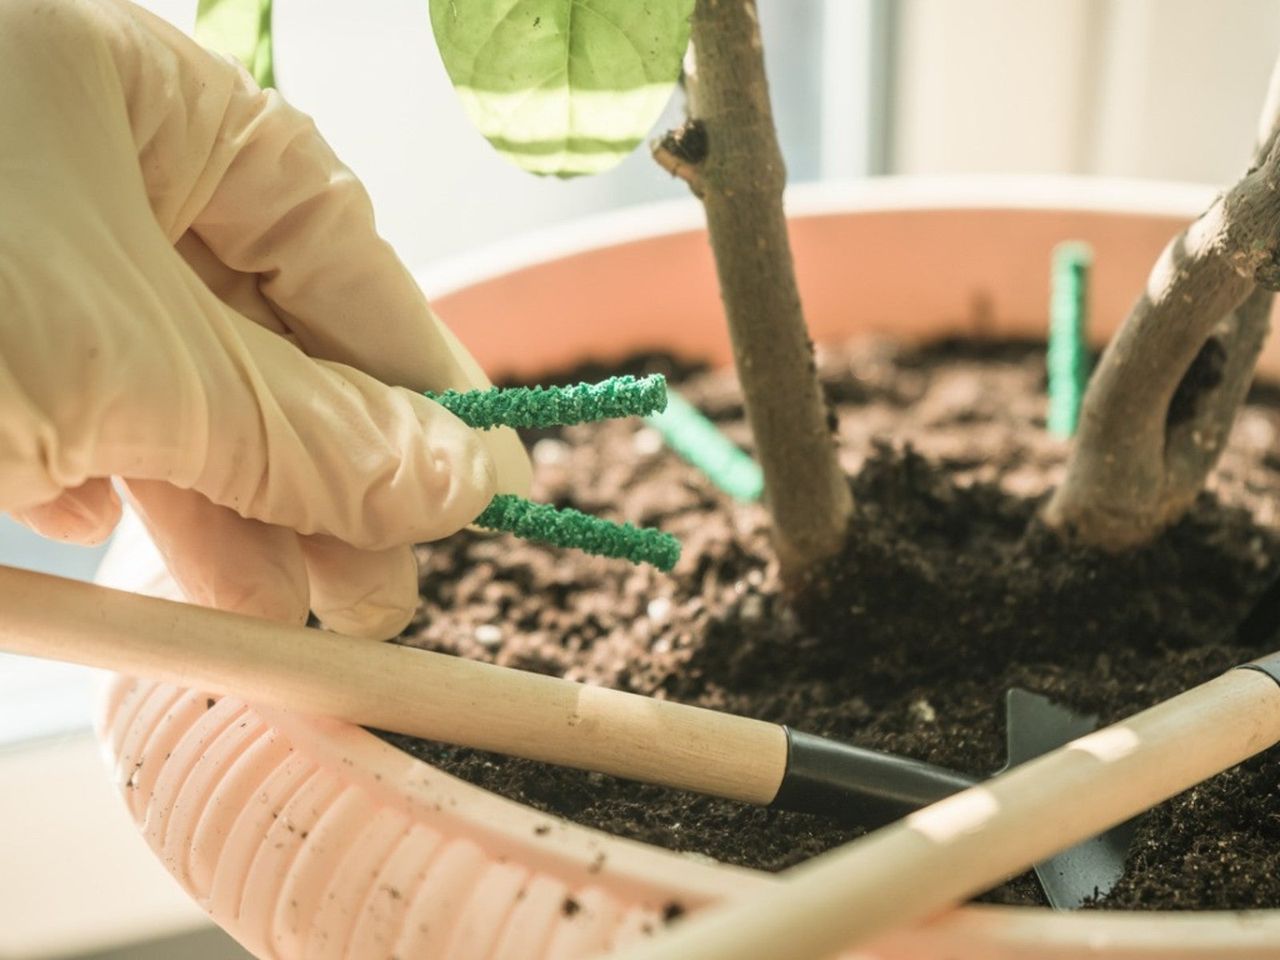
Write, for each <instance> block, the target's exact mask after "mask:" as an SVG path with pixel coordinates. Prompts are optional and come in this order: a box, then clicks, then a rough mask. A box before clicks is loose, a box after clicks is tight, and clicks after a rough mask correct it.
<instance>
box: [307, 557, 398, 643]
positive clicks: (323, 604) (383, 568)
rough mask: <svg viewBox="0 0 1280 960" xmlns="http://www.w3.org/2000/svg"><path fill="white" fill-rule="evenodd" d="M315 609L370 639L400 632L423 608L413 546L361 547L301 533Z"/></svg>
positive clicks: (331, 623)
mask: <svg viewBox="0 0 1280 960" xmlns="http://www.w3.org/2000/svg"><path fill="white" fill-rule="evenodd" d="M300 543H301V545H302V556H303V559H304V560H305V561H306V565H307V575H308V577H309V578H310V580H311V609H312V611H313V612H314V613H315V615H316V616H317V617H319V618H320V621H321V623H323V624H324V625H325V626H326V627H328V628H330V629H331V630H336V631H338V632H339V633H345V634H348V635H349V636H353V637H367V638H369V639H370V640H389V639H391V638H392V637H395V636H398V635H399V634H400V632H401V631H402V630H404V628H405V627H406V626H408V625H409V621H410V620H412V619H413V614H414V611H415V610H416V609H417V607H418V563H417V561H416V560H415V559H414V556H413V548H412V547H408V546H405V547H389V548H388V549H386V550H359V549H357V548H355V547H353V546H351V545H350V544H347V543H343V542H342V541H341V540H337V539H335V538H333V537H324V536H314V537H301V538H300Z"/></svg>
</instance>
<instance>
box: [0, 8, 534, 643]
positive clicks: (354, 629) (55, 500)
mask: <svg viewBox="0 0 1280 960" xmlns="http://www.w3.org/2000/svg"><path fill="white" fill-rule="evenodd" d="M386 384H395V385H397V387H394V388H393V387H389V386H386ZM487 385H488V384H487V381H486V380H485V378H484V376H483V374H482V373H481V372H480V370H479V368H478V367H477V365H476V364H475V362H474V361H473V360H472V359H471V358H470V357H469V356H468V355H467V353H466V351H465V350H464V349H463V348H462V347H461V346H460V345H459V344H458V342H457V341H456V340H455V339H454V338H453V336H452V335H451V334H450V333H449V331H448V330H447V329H446V328H445V327H444V326H443V325H442V324H440V322H439V321H438V320H437V319H436V318H435V317H434V316H433V315H432V313H431V310H430V308H429V307H428V306H427V303H426V300H425V299H424V298H423V296H422V294H421V292H420V291H419V290H418V288H417V287H416V285H415V284H414V283H413V281H412V279H411V278H410V276H409V274H408V272H407V271H406V270H405V268H404V266H403V265H402V264H401V263H400V262H399V261H398V260H397V259H396V257H395V255H394V254H393V253H392V251H391V250H390V248H389V247H388V246H387V245H386V244H385V243H384V242H383V241H382V240H381V239H379V237H378V236H377V234H376V233H375V230H374V224H373V214H372V210H371V207H370V203H369V199H368V197H367V195H366V194H365V192H364V190H363V188H362V187H361V186H360V184H359V183H358V182H357V180H356V179H355V177H354V176H353V175H352V174H351V172H350V171H348V170H347V169H346V168H345V167H343V166H342V165H341V164H340V163H339V162H338V160H337V158H336V157H335V156H334V155H333V153H332V151H331V150H330V149H329V148H328V146H326V144H325V143H324V141H323V140H321V139H320V137H319V135H318V134H317V133H316V131H315V128H314V126H313V125H312V123H311V121H310V120H309V119H308V118H307V117H305V116H303V115H302V114H300V113H298V112H297V111H296V110H293V109H292V108H290V107H289V106H288V105H287V104H286V103H285V102H284V101H283V100H281V99H280V97H279V96H278V95H277V94H275V93H274V92H270V93H263V92H261V91H260V90H258V89H257V87H256V86H255V85H254V83H253V81H252V80H251V79H250V78H249V77H248V75H247V74H246V73H245V72H244V71H243V70H242V69H240V68H239V67H238V66H236V65H233V64H232V63H230V62H228V61H226V60H223V59H221V58H219V57H217V56H214V55H212V54H209V53H207V52H205V51H204V50H202V49H201V48H200V47H198V46H197V45H196V44H195V43H193V42H192V41H190V40H189V39H187V38H186V37H184V36H183V35H182V34H180V33H179V32H177V31H176V30H174V29H172V28H171V27H169V26H168V25H166V24H165V23H164V22H162V21H160V20H159V19H157V18H155V17H153V16H151V15H150V14H148V13H146V12H145V11H143V10H140V9H138V8H136V7H133V6H131V5H129V4H126V3H123V2H120V0H0V510H7V511H10V512H12V513H13V514H14V515H15V516H17V517H18V518H20V519H21V520H23V521H24V522H25V523H27V524H28V525H30V526H31V527H33V528H35V529H36V530H38V531H40V532H42V533H44V534H46V535H49V536H52V537H57V538H60V539H65V540H70V541H77V542H81V543H92V542H95V541H99V540H101V539H102V538H104V537H105V536H106V535H107V534H108V533H109V532H110V530H111V529H112V528H113V527H114V526H115V524H116V521H117V520H118V518H119V516H120V509H121V505H120V501H119V499H118V497H117V496H116V493H115V492H114V490H113V487H112V485H111V481H110V479H109V478H111V477H117V478H122V479H123V486H124V489H125V490H126V491H127V494H128V496H129V497H130V498H131V499H132V500H133V501H134V502H135V503H136V506H137V509H138V511H139V513H140V514H141V516H142V517H143V519H144V521H145V522H146V523H147V525H148V528H149V529H150V531H151V534H152V536H153V537H154V539H155V540H156V543H157V546H158V547H159V548H160V550H161V552H162V554H163V555H164V556H165V558H166V561H167V562H168V564H169V566H170V569H171V571H172V573H173V574H174V577H175V579H176V580H177V581H178V583H179V584H180V585H181V586H182V588H183V589H184V591H185V592H186V593H187V595H188V596H189V597H190V598H191V599H192V600H194V601H196V602H200V603H205V604H209V605H214V606H218V607H222V608H228V609H235V610H238V611H241V612H245V613H250V614H255V615H258V616H268V617H273V618H277V619H282V620H291V621H301V620H303V619H304V618H305V617H306V614H307V611H308V609H312V610H314V611H315V612H316V614H317V615H318V616H319V617H320V618H321V619H322V620H323V621H325V622H326V623H327V624H329V625H330V626H332V627H334V628H335V629H338V630H342V631H344V632H348V633H354V634H358V635H363V636H369V637H377V638H382V637H389V636H392V635H394V634H395V633H397V632H398V631H399V630H400V629H401V628H403V627H404V625H405V624H406V623H407V622H408V619H409V617H410V616H411V614H412V611H413V609H414V606H415V603H416V599H417V573H416V569H415V566H414V562H413V556H412V553H411V551H410V548H409V546H408V544H411V543H414V542H418V541H423V540H432V539H435V538H439V537H443V536H447V535H448V534H450V533H453V532H454V531H456V530H458V529H459V528H460V527H462V526H464V525H466V524H467V523H469V522H470V521H471V520H472V519H473V518H474V517H475V516H476V515H477V514H478V513H479V512H480V511H481V510H482V509H483V508H484V506H485V505H486V504H487V503H488V501H489V499H490V498H491V497H492V496H493V494H494V493H495V492H512V493H523V492H525V491H526V489H527V485H528V479H529V466H528V461H527V459H526V458H525V456H524V451H523V449H522V448H521V447H520V444H519V441H518V440H517V438H516V437H515V435H514V434H513V433H512V432H510V431H492V432H489V433H484V434H480V433H477V432H475V431H472V430H470V429H468V428H466V427H465V426H463V424H462V423H461V422H460V421H458V420H457V419H456V418H454V417H453V416H452V415H451V414H449V413H447V412H446V411H445V410H443V409H442V408H440V407H439V406H437V405H435V404H433V403H431V402H429V401H428V400H426V399H424V398H423V397H421V396H418V395H417V394H416V393H415V391H419V390H423V389H432V390H442V389H446V388H453V389H462V390H465V389H469V388H473V387H483V386H487ZM403 388H408V389H403Z"/></svg>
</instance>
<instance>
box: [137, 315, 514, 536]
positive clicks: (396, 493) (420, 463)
mask: <svg viewBox="0 0 1280 960" xmlns="http://www.w3.org/2000/svg"><path fill="white" fill-rule="evenodd" d="M218 307H220V308H221V309H223V310H225V308H223V307H221V304H219V305H218ZM225 312H226V314H227V320H226V323H225V324H214V325H211V326H210V327H209V328H208V330H209V332H210V333H211V334H213V335H215V336H216V337H217V339H218V340H219V344H218V348H216V349H214V348H211V349H208V350H202V351H201V355H202V357H203V358H204V363H205V364H206V366H205V369H204V370H202V371H201V375H202V378H203V379H204V381H205V384H204V397H205V400H206V402H207V403H208V404H209V406H210V410H209V416H208V430H209V436H208V440H207V449H206V451H205V455H204V457H203V462H202V463H200V464H199V465H198V467H199V472H198V473H197V474H196V475H195V476H194V477H192V479H191V482H190V483H180V485H183V486H191V487H193V488H195V489H197V490H200V491H201V492H202V493H204V494H205V495H206V496H208V497H209V499H211V500H213V501H214V502H215V503H221V504H223V505H224V506H229V507H231V508H232V509H234V510H235V511H236V512H238V513H240V514H242V515H243V516H247V517H252V518H254V519H258V520H263V521H266V522H268V523H276V524H280V525H282V526H287V527H290V528H292V529H294V530H297V531H298V532H299V533H303V534H313V533H322V534H328V535H330V536H335V537H338V538H339V539H341V540H345V541H347V542H348V543H351V544H353V545H355V546H357V547H361V548H364V549H371V550H380V549H384V548H387V547H391V546H398V545H403V544H405V543H411V542H418V541H423V540H436V539H439V538H440V537H444V536H448V535H449V534H451V533H454V532H455V531H457V530H459V529H460V528H462V527H463V526H465V525H466V524H468V523H469V522H470V521H471V520H472V519H474V518H475V517H476V516H477V515H478V514H479V513H480V511H481V510H483V509H484V507H485V506H487V505H488V503H489V501H490V500H492V498H493V494H494V475H493V473H494V468H493V463H492V461H491V459H490V458H489V456H488V454H487V453H486V451H485V449H484V448H483V446H482V445H481V443H480V441H479V439H478V436H477V433H476V431H473V430H470V429H469V428H467V427H466V426H465V425H464V424H463V423H462V422H461V421H460V420H458V419H457V418H456V417H454V416H453V415H452V414H450V413H449V412H448V411H446V410H445V409H444V408H442V407H440V406H438V405H437V404H435V403H432V402H431V401H429V400H427V399H426V398H425V397H422V396H420V395H419V394H416V393H413V392H411V391H409V390H403V389H399V388H394V387H388V386H386V385H385V384H382V383H380V382H378V381H377V380H374V379H373V378H372V377H370V376H368V375H367V374H364V373H361V372H360V371H357V370H354V369H352V368H350V367H346V366H343V365H341V364H335V363H328V362H325V361H318V360H312V359H310V358H309V357H307V356H306V355H304V354H303V353H302V352H301V351H299V350H298V349H297V348H296V347H294V346H292V345H291V344H289V343H287V342H286V341H284V340H282V339H281V338H280V337H277V336H275V335H274V334H271V333H269V332H268V331H266V330H263V329H262V328H261V327H258V326H257V325H255V324H253V323H252V322H250V321H248V320H245V319H244V318H243V317H240V316H239V315H238V314H235V313H234V312H232V311H229V310H226V311H225ZM179 456H181V453H180V452H179ZM113 472H127V470H126V471H122V470H115V471H113Z"/></svg>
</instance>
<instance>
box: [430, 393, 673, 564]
mask: <svg viewBox="0 0 1280 960" xmlns="http://www.w3.org/2000/svg"><path fill="white" fill-rule="evenodd" d="M426 396H427V397H428V398H429V399H431V400H434V401H435V402H436V403H439V404H440V405H441V406H443V407H444V408H445V409H446V410H448V411H449V412H450V413H452V414H453V415H454V416H456V417H457V418H458V419H459V420H461V421H462V422H463V423H465V424H466V425H467V426H469V427H475V428H476V429H479V430H489V429H492V428H493V427H540V428H546V427H554V426H566V425H569V424H574V423H589V422H592V421H595V420H612V419H616V418H619V417H629V416H645V415H647V414H653V413H658V412H660V411H662V410H663V409H664V408H665V407H666V405H667V386H666V380H665V379H664V378H663V377H662V376H660V375H656V374H655V375H653V376H649V377H643V378H640V379H637V378H635V377H629V376H628V377H610V378H609V379H608V380H604V381H602V382H601V383H579V384H575V385H573V386H568V387H510V388H501V387H493V388H491V389H488V390H467V391H462V392H459V391H456V390H446V391H444V392H443V393H427V394H426ZM475 525H476V526H478V527H484V528H485V529H488V530H499V531H502V532H505V533H511V534H514V535H515V536H517V537H520V538H522V539H524V540H529V541H532V542H535V543H546V544H550V545H552V546H556V547H572V548H575V549H578V550H582V551H584V552H586V553H591V554H595V555H596V556H601V557H614V558H617V559H621V560H630V561H631V562H632V563H636V564H640V563H648V564H652V565H653V566H655V567H657V568H658V569H659V570H664V571H666V570H671V569H672V568H673V567H674V566H675V565H676V562H677V561H678V560H679V559H680V542H679V541H678V540H676V538H675V537H673V536H671V534H669V533H663V532H662V531H660V530H650V529H645V528H641V527H635V526H632V525H631V524H629V523H614V522H613V521H611V520H603V519H601V518H599V517H592V516H589V515H588V514H585V513H582V512H580V511H578V510H570V509H558V508H556V507H553V506H550V505H549V504H542V503H532V502H530V501H529V500H526V499H524V498H523V497H517V496H513V495H511V494H499V495H498V496H496V497H494V498H493V500H492V501H491V502H490V503H489V505H488V506H487V507H486V508H485V509H484V511H483V512H482V513H481V514H480V516H478V517H476V519H475Z"/></svg>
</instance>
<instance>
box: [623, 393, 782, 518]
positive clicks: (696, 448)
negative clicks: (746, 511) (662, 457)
mask: <svg viewBox="0 0 1280 960" xmlns="http://www.w3.org/2000/svg"><path fill="white" fill-rule="evenodd" d="M645 422H646V423H648V424H649V426H651V427H653V429H655V430H657V431H658V433H660V434H662V439H663V440H665V441H666V443H667V446H669V447H670V448H671V449H672V450H674V451H675V452H676V453H678V454H679V455H680V456H682V457H684V459H685V460H687V461H689V463H691V464H693V465H694V466H695V467H697V468H698V469H699V470H701V471H702V472H703V473H705V474H706V475H707V479H709V480H710V481H711V482H712V483H714V484H715V485H716V486H717V487H719V488H720V489H721V490H723V491H724V492H725V493H727V494H729V496H731V497H734V498H735V499H738V500H743V501H747V502H750V501H752V500H759V499H760V496H761V495H762V494H763V493H764V474H763V473H762V472H761V470H760V464H758V463H756V462H755V460H753V459H751V457H750V456H748V455H747V454H746V453H743V451H742V450H740V449H739V448H738V445H737V444H735V443H734V442H733V441H732V440H730V439H729V438H728V437H726V436H725V435H724V434H723V433H722V432H721V431H720V429H719V428H718V427H717V426H716V425H715V424H714V423H712V422H711V421H710V420H708V419H707V418H706V417H705V416H703V415H702V413H701V411H699V410H698V408H697V407H695V406H694V405H693V404H691V403H690V402H689V401H688V400H686V399H684V397H682V396H680V395H679V394H678V393H673V392H671V391H668V393H667V409H666V410H664V411H662V412H661V413H655V414H651V415H649V416H647V417H645Z"/></svg>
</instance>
